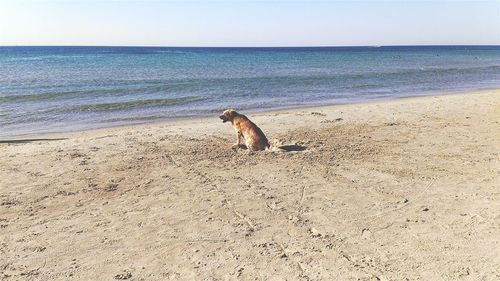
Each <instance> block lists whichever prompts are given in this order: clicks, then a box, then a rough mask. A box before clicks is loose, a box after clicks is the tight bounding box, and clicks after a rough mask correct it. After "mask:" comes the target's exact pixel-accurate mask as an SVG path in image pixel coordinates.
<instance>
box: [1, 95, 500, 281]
mask: <svg viewBox="0 0 500 281" xmlns="http://www.w3.org/2000/svg"><path fill="white" fill-rule="evenodd" d="M248 116H249V117H250V118H251V119H252V120H253V121H254V122H255V123H257V124H258V125H259V127H260V128H262V129H263V131H264V132H265V133H266V134H267V136H268V138H269V139H270V140H271V141H274V142H275V143H281V144H297V145H300V146H303V147H305V148H306V149H305V150H304V151H297V152H259V153H252V154H249V153H247V152H246V151H244V150H237V151H236V150H232V149H231V144H232V143H234V141H235V136H234V132H233V131H232V128H231V127H230V126H229V125H228V124H223V123H222V122H221V121H220V120H219V119H218V118H217V116H216V115H214V117H213V118H205V119H196V120H184V121H175V122H165V123H159V124H150V125H141V126H131V127H120V128H110V129H100V130H93V131H85V132H78V133H66V134H61V135H54V136H51V137H54V138H63V139H61V140H52V141H48V140H42V141H26V142H2V143H0V279H2V280H116V279H121V280H125V279H128V280H335V279H336V280H405V278H407V279H408V280H499V279H500V267H499V265H500V253H499V251H498V249H500V157H499V152H500V142H499V141H498V140H499V139H500V123H499V122H500V90H486V91H481V92H476V93H466V94H454V95H446V96H435V97H434V96H433V97H418V98H405V99H397V100H391V101H380V102H372V103H365V104H352V105H337V106H325V107H317V108H308V109H296V110H284V111H278V112H270V113H261V114H249V115H248Z"/></svg>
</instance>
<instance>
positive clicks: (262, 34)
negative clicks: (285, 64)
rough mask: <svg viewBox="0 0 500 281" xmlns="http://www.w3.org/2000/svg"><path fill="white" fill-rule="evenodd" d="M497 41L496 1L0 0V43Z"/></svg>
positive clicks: (499, 9) (499, 1)
mask: <svg viewBox="0 0 500 281" xmlns="http://www.w3.org/2000/svg"><path fill="white" fill-rule="evenodd" d="M421 44H424V45H442V44H446V45H454V44H494V45H500V0H486V1H481V0H478V1H451V0H427V1H425V0H424V1H407V0H397V1H396V0H393V1H379V0H371V1H370V0H366V1H333V0H332V1H328V0H317V1H314V0H313V1H306V0H232V1H229V0H226V1H224V0H222V1H214V0H199V1H193V0H187V1H180V0H165V1H160V0H156V1H155V0H149V1H148V0H146V1H118V0H100V1H99V0H88V1H83V0H0V45H136V46H342V45H421Z"/></svg>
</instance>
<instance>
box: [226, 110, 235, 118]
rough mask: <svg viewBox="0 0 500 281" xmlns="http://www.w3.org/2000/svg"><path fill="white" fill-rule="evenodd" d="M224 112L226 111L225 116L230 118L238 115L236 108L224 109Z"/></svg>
mask: <svg viewBox="0 0 500 281" xmlns="http://www.w3.org/2000/svg"><path fill="white" fill-rule="evenodd" d="M226 112H227V116H228V117H230V118H234V117H236V116H237V115H238V112H236V110H234V109H232V108H231V109H228V110H226Z"/></svg>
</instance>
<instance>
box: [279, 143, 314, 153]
mask: <svg viewBox="0 0 500 281" xmlns="http://www.w3.org/2000/svg"><path fill="white" fill-rule="evenodd" d="M277 148H279V149H281V150H284V151H286V152H292V151H304V150H306V149H307V147H306V146H303V145H298V144H288V145H279V146H277Z"/></svg>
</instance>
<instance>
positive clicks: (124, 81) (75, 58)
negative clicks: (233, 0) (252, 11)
mask: <svg viewBox="0 0 500 281" xmlns="http://www.w3.org/2000/svg"><path fill="white" fill-rule="evenodd" d="M499 87H500V46H391V47H389V46H387V47H386V46H373V47H311V48H295V47H293V48H292V47H290V48H182V47H175V48H173V47H0V138H2V139H8V138H13V137H23V136H27V135H36V134H43V133H56V132H68V131H79V130H86V129H93V128H103V127H113V126H121V125H129V124H138V123H149V122H157V121H163V120H169V119H175V118H195V117H202V116H217V115H218V114H219V113H220V112H221V111H222V110H224V109H226V108H234V109H237V110H238V111H242V112H244V113H251V112H259V111H267V110H274V109H285V108H296V107H306V106H307V107H308V106H316V105H328V104H344V103H358V102H365V101H372V100H381V99H395V98H401V97H408V96H420V95H436V94H447V93H453V92H461V91H469V90H480V89H490V88H499Z"/></svg>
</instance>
